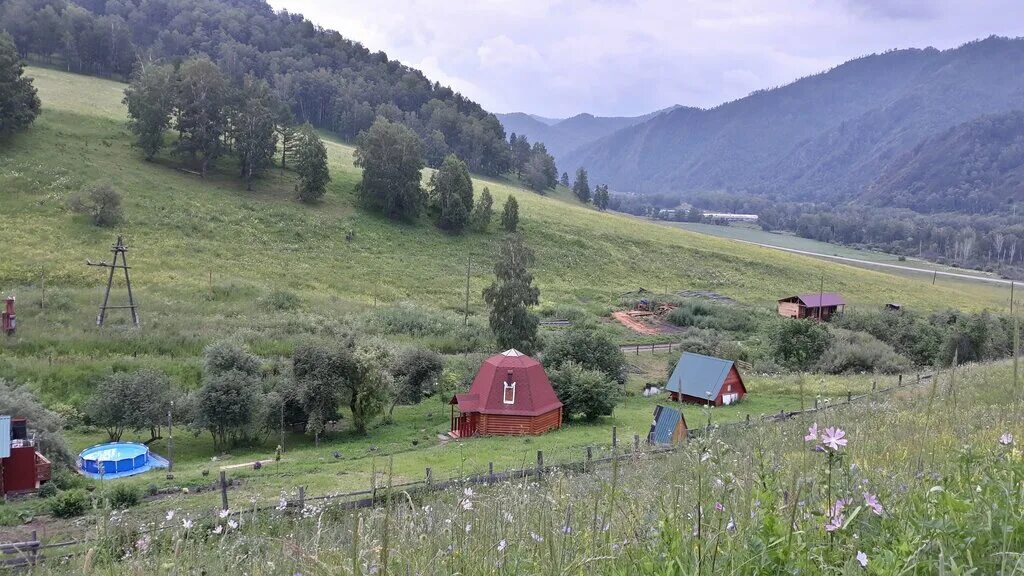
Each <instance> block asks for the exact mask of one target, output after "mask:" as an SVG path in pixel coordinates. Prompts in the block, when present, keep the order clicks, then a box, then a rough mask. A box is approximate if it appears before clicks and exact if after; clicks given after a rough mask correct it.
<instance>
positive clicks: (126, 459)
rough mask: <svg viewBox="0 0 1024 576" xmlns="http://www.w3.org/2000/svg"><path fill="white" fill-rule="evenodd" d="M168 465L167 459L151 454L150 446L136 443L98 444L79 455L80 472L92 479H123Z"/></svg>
mask: <svg viewBox="0 0 1024 576" xmlns="http://www.w3.org/2000/svg"><path fill="white" fill-rule="evenodd" d="M168 465H169V462H167V460H166V459H164V458H161V457H160V456H158V455H156V454H154V453H152V452H150V451H149V447H148V446H146V445H145V444H138V443H136V442H110V443H107V444H97V445H96V446H91V447H89V448H86V449H85V450H82V453H81V454H79V455H78V470H79V472H81V473H82V474H84V475H85V476H88V477H90V478H101V479H102V478H108V479H109V478H122V477H124V476H131V475H133V474H141V473H143V472H148V471H150V470H152V469H154V468H167V467H168Z"/></svg>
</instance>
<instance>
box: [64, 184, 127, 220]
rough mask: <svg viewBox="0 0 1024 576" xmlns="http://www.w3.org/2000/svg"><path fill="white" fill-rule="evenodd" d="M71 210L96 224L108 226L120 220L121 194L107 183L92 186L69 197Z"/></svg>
mask: <svg viewBox="0 0 1024 576" xmlns="http://www.w3.org/2000/svg"><path fill="white" fill-rule="evenodd" d="M71 210H72V211H74V212H77V213H79V214H84V215H86V216H88V217H89V219H90V220H92V223H93V224H95V225H96V226H101V227H104V228H109V227H110V226H114V225H116V224H118V223H119V222H121V220H122V212H121V194H119V193H118V192H117V190H114V189H113V188H112V187H110V186H108V185H101V186H93V187H92V188H87V189H85V190H82V191H81V192H79V193H78V194H76V195H75V196H74V197H72V198H71Z"/></svg>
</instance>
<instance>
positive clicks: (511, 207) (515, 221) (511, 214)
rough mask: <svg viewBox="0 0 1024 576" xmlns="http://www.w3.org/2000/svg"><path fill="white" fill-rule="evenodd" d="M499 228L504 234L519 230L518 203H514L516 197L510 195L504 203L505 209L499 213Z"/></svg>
mask: <svg viewBox="0 0 1024 576" xmlns="http://www.w3.org/2000/svg"><path fill="white" fill-rule="evenodd" d="M501 227H502V228H504V229H505V231H506V232H515V231H516V229H517V228H519V202H516V197H515V196H513V195H511V194H509V196H508V200H506V201H505V209H504V210H503V211H502V213H501Z"/></svg>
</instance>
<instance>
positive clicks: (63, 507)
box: [50, 490, 89, 518]
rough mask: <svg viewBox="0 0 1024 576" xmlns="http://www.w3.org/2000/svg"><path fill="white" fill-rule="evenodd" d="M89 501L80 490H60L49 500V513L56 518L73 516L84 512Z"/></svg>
mask: <svg viewBox="0 0 1024 576" xmlns="http://www.w3.org/2000/svg"><path fill="white" fill-rule="evenodd" d="M88 505H89V501H88V499H87V498H86V496H85V493H84V492H82V491H81V490H68V491H67V492H61V493H60V494H59V495H57V497H56V498H53V499H52V500H50V514H53V515H54V517H56V518H75V517H77V516H81V515H82V514H85V509H86V508H87V507H88Z"/></svg>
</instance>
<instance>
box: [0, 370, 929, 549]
mask: <svg viewBox="0 0 1024 576" xmlns="http://www.w3.org/2000/svg"><path fill="white" fill-rule="evenodd" d="M935 377H936V375H935V374H932V373H926V374H917V375H916V378H913V379H911V378H907V379H906V380H907V381H906V382H905V381H904V380H905V379H904V376H903V375H902V374H900V375H899V376H898V379H897V380H896V383H895V384H894V385H892V386H888V387H884V388H879V387H877V385H876V384H872V387H871V392H867V393H864V394H858V395H854V394H853V393H852V392H847V393H846V399H845V401H840V402H836V403H827V404H820V403H819V402H818V401H817V400H815V403H814V406H812V407H809V408H805V409H803V410H794V411H785V410H782V411H780V412H779V413H778V414H770V415H763V416H759V417H758V418H755V419H752V418H751V416H750V415H749V414H747V415H746V417H745V418H744V419H742V420H740V421H739V422H730V423H724V424H708V425H705V426H700V427H695V428H689V429H687V431H686V432H687V437H688V438H695V437H698V436H703V435H707V434H711V433H720V432H725V431H729V430H738V429H742V428H747V427H750V426H756V425H761V424H768V423H776V422H783V421H785V420H788V419H790V418H795V417H797V416H801V415H805V414H813V413H816V412H821V411H825V410H837V409H840V408H843V407H845V406H849V405H851V404H853V403H856V402H859V401H862V400H865V399H871V398H875V397H877V396H879V395H883V394H888V393H891V392H894V391H896V390H900V389H903V388H907V387H910V386H916V385H919V384H921V383H923V382H927V381H930V380H931V379H932V378H935ZM610 448H611V449H610V455H608V456H603V457H596V458H595V457H594V446H586V447H583V448H582V450H583V454H582V458H580V459H579V460H570V461H566V462H560V463H551V462H549V461H545V458H544V451H543V450H538V451H537V460H536V463H534V464H533V465H532V466H528V467H523V468H519V469H509V470H504V471H495V470H494V463H493V462H491V463H489V464H488V470H487V471H486V472H479V473H475V474H470V475H468V476H458V477H449V478H448V479H447V480H437V479H435V478H434V471H433V470H432V469H431V468H427V469H426V470H425V474H424V477H423V479H422V480H417V481H413V482H404V483H399V484H391V485H390V486H388V485H383V486H382V485H379V484H378V482H377V475H376V474H375V475H374V477H373V480H372V482H371V484H372V485H371V486H370V487H369V488H368V489H365V490H357V491H354V492H344V493H337V494H324V495H320V496H307V495H306V491H305V487H304V486H299V487H297V490H296V492H295V497H294V498H292V499H290V500H288V499H286V500H285V501H284V502H283V503H282V502H280V501H279V502H278V503H277V504H264V505H258V504H253V505H246V506H245V507H244V510H235V511H231V512H230V514H231V515H241V514H255V513H263V512H270V511H278V512H282V513H283V512H286V511H291V512H294V513H299V514H301V513H302V512H303V511H304V510H306V509H307V506H309V505H311V504H312V503H323V504H324V505H325V506H327V505H329V506H331V507H332V509H337V510H358V509H362V508H370V507H373V506H376V505H378V504H381V503H382V502H384V501H385V500H386V499H387V498H389V497H390V496H392V495H393V494H395V493H396V491H398V492H403V493H405V494H408V495H409V497H415V496H425V495H427V494H429V493H432V492H437V491H443V490H448V489H451V488H463V487H466V486H471V485H479V484H493V483H497V482H509V481H513V480H520V479H524V478H531V477H534V478H541V477H543V476H544V475H546V474H550V473H553V472H557V471H565V470H572V471H576V472H581V473H589V472H592V471H593V470H594V469H595V468H596V467H597V466H600V465H606V464H609V463H611V462H614V461H616V460H624V459H632V458H638V457H659V456H664V455H667V454H672V453H674V452H676V451H678V450H680V449H682V448H683V446H681V445H675V446H663V445H648V444H647V442H646V439H644V440H643V441H642V440H641V437H640V435H638V434H634V435H633V438H632V442H631V445H628V446H622V445H621V442H620V440H619V432H618V427H616V426H613V427H612V429H611V446H610ZM231 484H232V482H231V481H230V479H229V478H228V476H227V472H225V471H221V472H220V477H219V478H218V482H217V486H218V488H219V490H220V496H221V510H229V511H230V510H231V507H230V501H229V500H230V498H229V488H230V486H231ZM282 504H283V505H282ZM197 521H198V520H197ZM172 528H177V526H176V525H170V526H160V527H156V528H151V529H148V530H143V531H142V532H141V533H142V534H147V533H153V532H159V531H162V530H167V529H172ZM86 543H87V541H77V540H72V541H68V542H60V543H56V544H42V543H41V542H40V541H39V539H38V538H37V537H36V532H34V531H33V532H32V538H31V539H30V540H27V541H24V542H12V543H8V544H0V553H2V554H0V559H2V560H0V567H4V566H7V567H14V566H34V565H36V564H37V563H39V562H42V561H43V560H44V559H45V558H46V556H44V555H43V553H42V551H43V550H47V549H55V548H65V547H71V546H76V545H82V544H86ZM81 553H82V551H81V550H78V551H75V552H71V553H67V554H63V555H61V556H60V557H61V558H68V557H72V556H75V555H77V554H81Z"/></svg>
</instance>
